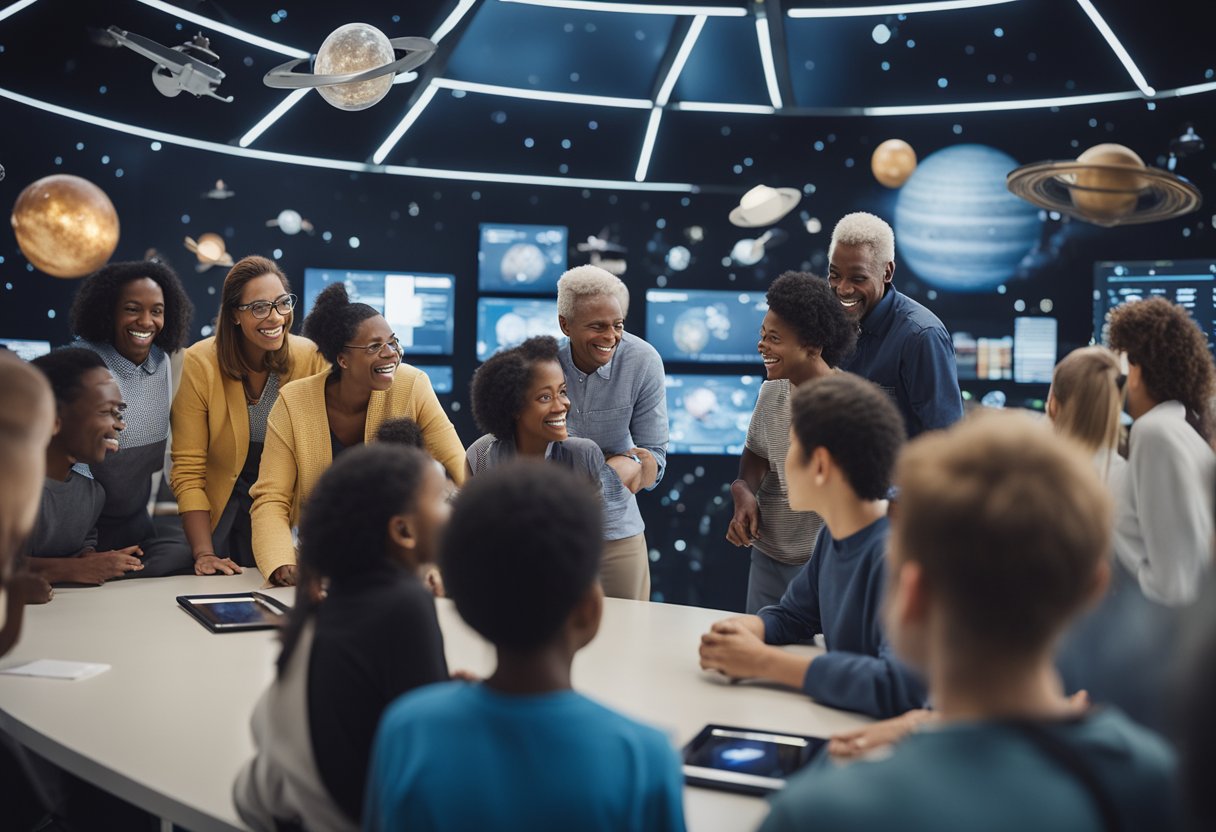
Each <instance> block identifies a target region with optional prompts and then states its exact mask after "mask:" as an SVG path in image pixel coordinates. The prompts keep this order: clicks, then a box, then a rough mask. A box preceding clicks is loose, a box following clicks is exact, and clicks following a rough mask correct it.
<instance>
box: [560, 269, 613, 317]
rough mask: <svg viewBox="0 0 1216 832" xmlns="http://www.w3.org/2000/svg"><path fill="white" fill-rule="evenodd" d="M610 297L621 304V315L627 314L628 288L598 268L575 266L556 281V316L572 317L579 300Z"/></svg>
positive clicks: (610, 274) (609, 273)
mask: <svg viewBox="0 0 1216 832" xmlns="http://www.w3.org/2000/svg"><path fill="white" fill-rule="evenodd" d="M599 295H612V296H613V297H614V298H616V299H617V300H618V301H620V303H621V314H622V315H627V314H629V288H628V287H627V286H626V285H625V284H624V282H623V281H622V280H621V279H620V278H619V277H617V276H616V275H614V274H612V273H611V272H608V271H605V270H604V269H601V268H600V267H599V266H575V267H574V268H573V269H570V271H568V272H566V273H565V274H563V275H562V276H561V278H559V279H558V281H557V314H558V315H561V316H562V317H563V318H566V319H570V318H573V317H574V306H575V304H576V303H577V302H578V299H579V298H589V297H597V296H599Z"/></svg>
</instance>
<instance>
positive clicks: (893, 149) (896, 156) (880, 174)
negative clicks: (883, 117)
mask: <svg viewBox="0 0 1216 832" xmlns="http://www.w3.org/2000/svg"><path fill="white" fill-rule="evenodd" d="M870 170H871V171H872V172H873V173H874V178H875V179H877V180H878V183H879V184H880V185H882V186H883V187H886V188H899V187H901V186H902V185H903V184H904V183H905V182H907V181H908V177H909V176H911V175H912V171H914V170H916V151H915V150H913V149H912V145H910V144H908V143H907V142H906V141H904V140H903V139H887V140H886V141H885V142H883V143H882V144H880V145H879V146H878V147H876V148H874V153H873V155H871V156H870Z"/></svg>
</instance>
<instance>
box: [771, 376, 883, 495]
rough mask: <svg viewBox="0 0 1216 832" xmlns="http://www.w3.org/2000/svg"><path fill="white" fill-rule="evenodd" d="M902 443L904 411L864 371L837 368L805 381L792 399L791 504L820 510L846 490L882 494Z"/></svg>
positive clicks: (788, 465)
mask: <svg viewBox="0 0 1216 832" xmlns="http://www.w3.org/2000/svg"><path fill="white" fill-rule="evenodd" d="M903 443H904V423H903V418H902V417H901V416H900V415H899V411H898V410H896V409H895V405H894V404H892V402H891V399H890V397H889V396H887V395H886V394H885V393H883V392H882V390H881V389H879V388H878V387H877V386H875V385H874V384H872V383H870V382H868V381H866V380H865V379H863V378H861V377H860V376H855V375H852V374H850V373H837V374H836V375H833V376H828V377H826V378H820V379H815V380H814V381H809V382H807V383H806V384H803V385H801V386H800V387H799V388H798V389H797V391H796V392H795V393H794V395H793V397H792V399H791V400H790V449H789V452H788V453H787V454H786V456H785V478H786V483H787V485H788V487H789V498H790V508H792V509H794V510H795V511H816V510H819V509H822V508H823V507H824V505H825V503H826V501H827V500H830V499H832V498H833V497H834V496H836V495H841V494H843V495H845V496H851V497H852V498H854V499H856V500H858V501H863V502H864V501H871V500H881V499H883V498H884V497H886V496H887V491H888V489H889V488H890V485H891V469H892V468H893V467H894V466H895V457H896V456H897V455H898V454H899V449H900V446H902V445H903Z"/></svg>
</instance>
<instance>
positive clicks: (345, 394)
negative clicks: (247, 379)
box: [250, 283, 464, 586]
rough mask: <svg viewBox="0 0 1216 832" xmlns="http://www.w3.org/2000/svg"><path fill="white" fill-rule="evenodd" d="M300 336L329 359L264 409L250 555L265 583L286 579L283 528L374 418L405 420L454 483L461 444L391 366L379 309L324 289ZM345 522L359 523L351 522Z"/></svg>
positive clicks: (287, 550) (290, 566) (424, 387)
mask: <svg viewBox="0 0 1216 832" xmlns="http://www.w3.org/2000/svg"><path fill="white" fill-rule="evenodd" d="M304 334H305V335H307V336H308V337H309V338H311V339H312V340H313V341H315V342H316V344H317V349H319V350H320V351H321V354H322V355H323V356H325V358H327V359H328V360H329V361H331V362H332V363H333V369H332V370H331V371H330V372H328V373H323V374H320V375H316V376H312V377H310V378H305V379H301V380H299V381H296V382H293V383H292V384H289V385H288V386H287V387H285V388H284V389H283V391H282V393H281V394H280V396H279V400H278V401H277V402H275V404H274V407H273V408H272V409H271V411H270V418H269V420H268V422H267V425H266V450H265V452H264V453H263V454H262V467H261V471H260V473H259V476H258V481H257V483H256V484H255V485H254V487H253V489H252V490H251V491H250V494H251V496H252V497H253V512H252V521H253V554H254V556H255V558H256V559H257V564H258V568H259V569H261V570H262V574H263V575H265V576H266V577H267V578H268V579H269V580H270V582H271V583H273V584H277V585H280V586H290V585H293V584H295V582H296V578H297V575H296V552H295V544H294V543H293V541H292V538H291V529H292V527H293V526H296V525H298V524H299V520H300V511H301V508H302V507H303V506H304V504H305V501H306V500H307V499H308V495H309V494H310V493H312V489H313V486H315V485H316V483H317V480H318V479H320V477H321V474H322V473H323V472H324V471H325V469H326V468H328V467H329V465H330V463H332V462H333V458H334V457H335V456H337V455H338V454H339V453H341V452H342V451H343V450H345V449H346V448H349V447H351V446H352V445H361V444H363V443H365V442H368V441H371V440H372V439H374V438H375V436H376V430H377V429H378V428H379V427H380V424H381V422H383V421H385V420H387V419H395V418H398V417H401V416H406V417H409V418H410V419H413V420H414V421H415V422H417V423H418V426H419V427H421V428H422V438H423V440H424V441H425V443H426V448H427V450H428V451H430V454H431V456H433V457H434V458H435V459H437V460H439V462H440V463H442V464H443V467H444V468H445V469H447V472H448V474H449V475H450V476H451V478H452V479H453V480H454V481H455V482H456V483H457V484H459V483H461V482H463V481H464V446H463V445H461V444H460V437H458V436H457V435H456V429H455V428H454V427H452V423H451V422H450V421H449V420H448V417H447V414H446V413H444V412H443V407H442V406H441V405H440V404H439V399H437V398H436V397H435V391H434V390H433V389H431V383H430V380H429V379H427V377H426V374H425V373H423V372H422V371H421V370H418V369H416V368H414V367H410V366H409V365H407V364H402V363H401V345H400V344H399V343H398V341H397V337H396V335H394V334H393V331H392V330H391V329H390V328H389V325H388V322H387V321H386V320H385V319H384V316H382V315H381V314H380V313H379V312H377V311H376V310H375V309H374V308H372V307H370V306H368V305H367V304H365V303H351V301H350V299H349V298H348V297H347V295H346V287H345V286H344V285H343V284H341V283H335V284H332V285H330V286H327V287H325V289H324V290H322V292H321V294H319V295H318V296H317V299H316V301H315V302H314V303H313V308H312V311H311V312H309V314H308V317H307V318H306V319H305V321H304ZM351 522H352V523H358V522H360V520H359V518H357V517H352V518H351Z"/></svg>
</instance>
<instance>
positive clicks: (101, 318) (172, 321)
mask: <svg viewBox="0 0 1216 832" xmlns="http://www.w3.org/2000/svg"><path fill="white" fill-rule="evenodd" d="M144 277H146V278H148V279H149V280H152V281H154V282H155V283H156V284H157V285H158V286H160V290H161V292H163V293H164V295H165V325H164V326H163V327H162V328H161V330H160V332H159V333H157V335H156V338H155V340H153V342H152V343H154V344H156V346H158V347H160V348H161V349H162V350H164V351H165V352H177V351H178V350H180V349H181V348H182V347H184V346H185V345H186V339H187V338H188V336H189V331H190V319H191V318H192V317H193V316H194V304H193V303H191V302H190V298H189V296H188V295H187V294H186V290H185V289H184V288H182V282H181V281H180V280H178V278H177V275H176V274H175V273H174V272H173V269H171V268H169V267H168V266H166V265H165V264H164V263H162V262H160V261H159V260H136V261H131V262H126V263H110V264H109V265H107V266H103V267H102V268H101V269H100V270H99V271H97V272H94V273H93V274H91V275H89V276H88V277H86V278H85V279H84V281H83V282H82V283H81V284H80V288H79V289H78V290H77V291H76V297H75V299H74V300H73V301H72V315H71V319H72V332H73V333H74V334H75V335H76V336H77V337H79V338H83V339H84V340H86V341H93V342H95V343H102V344H112V343H114V313H115V310H117V308H118V295H119V293H120V292H121V291H122V287H123V286H126V285H127V284H128V283H130V282H131V281H132V280H139V279H141V278H144Z"/></svg>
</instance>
